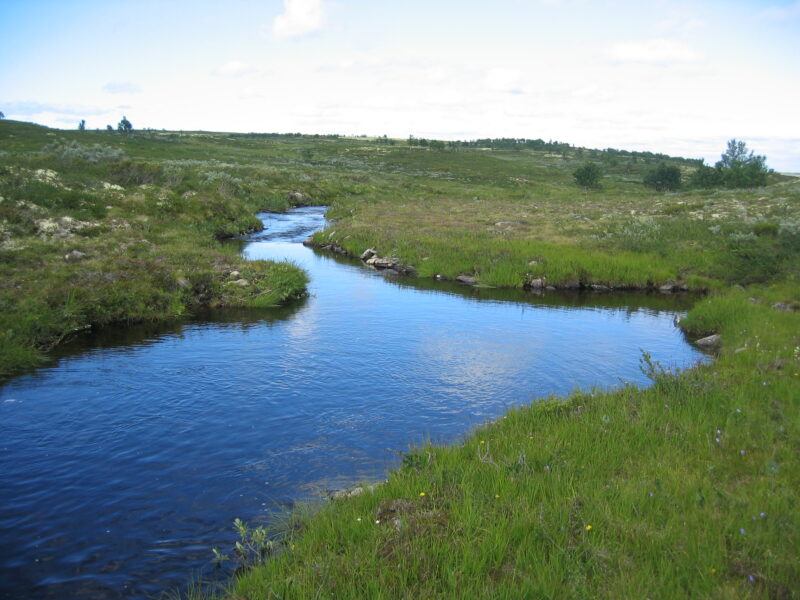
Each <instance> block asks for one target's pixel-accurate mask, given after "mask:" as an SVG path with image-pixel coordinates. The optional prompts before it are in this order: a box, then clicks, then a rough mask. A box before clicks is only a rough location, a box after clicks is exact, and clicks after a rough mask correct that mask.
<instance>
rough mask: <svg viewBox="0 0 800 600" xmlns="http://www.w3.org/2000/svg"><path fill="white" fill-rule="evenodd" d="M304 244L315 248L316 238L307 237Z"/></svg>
mask: <svg viewBox="0 0 800 600" xmlns="http://www.w3.org/2000/svg"><path fill="white" fill-rule="evenodd" d="M303 246H305V247H306V248H313V247H314V238H312V237H307V238H306V239H304V240H303Z"/></svg>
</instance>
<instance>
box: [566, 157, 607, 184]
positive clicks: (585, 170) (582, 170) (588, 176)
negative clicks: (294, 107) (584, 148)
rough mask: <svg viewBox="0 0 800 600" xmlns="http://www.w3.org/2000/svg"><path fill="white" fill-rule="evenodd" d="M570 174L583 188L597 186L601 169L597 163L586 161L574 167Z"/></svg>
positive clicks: (601, 173)
mask: <svg viewBox="0 0 800 600" xmlns="http://www.w3.org/2000/svg"><path fill="white" fill-rule="evenodd" d="M572 176H573V177H574V178H575V183H577V184H578V185H579V186H581V187H583V188H587V189H588V188H599V187H600V177H602V176H603V170H602V169H601V168H600V165H598V164H597V163H593V162H587V163H584V164H583V165H582V166H580V167H578V168H577V169H575V171H574V172H573V173H572Z"/></svg>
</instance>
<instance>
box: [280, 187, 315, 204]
mask: <svg viewBox="0 0 800 600" xmlns="http://www.w3.org/2000/svg"><path fill="white" fill-rule="evenodd" d="M286 199H287V200H288V201H289V202H291V203H292V204H295V205H301V204H306V205H308V204H313V203H314V198H312V197H311V196H310V195H309V194H306V193H305V192H301V191H298V190H295V191H293V192H289V193H288V194H286Z"/></svg>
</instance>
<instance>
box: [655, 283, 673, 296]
mask: <svg viewBox="0 0 800 600" xmlns="http://www.w3.org/2000/svg"><path fill="white" fill-rule="evenodd" d="M674 289H675V286H674V285H672V284H671V283H665V284H664V285H662V286H660V287H659V288H658V291H659V292H661V293H662V294H671V293H672V290H674Z"/></svg>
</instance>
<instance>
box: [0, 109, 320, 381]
mask: <svg viewBox="0 0 800 600" xmlns="http://www.w3.org/2000/svg"><path fill="white" fill-rule="evenodd" d="M49 135H51V132H48V131H47V130H46V128H41V127H36V126H33V125H29V124H19V123H13V122H6V121H3V122H2V123H0V140H2V141H3V147H4V148H9V149H15V148H14V146H15V145H22V148H20V149H19V150H16V149H15V150H16V151H14V152H7V151H4V152H3V155H2V157H0V219H1V220H2V225H0V277H1V278H2V282H3V283H2V284H0V307H1V308H2V310H0V381H2V380H4V379H7V378H8V377H10V376H11V375H13V374H15V373H19V372H21V371H23V370H25V369H30V368H32V367H35V366H37V365H41V364H43V362H44V361H45V359H46V356H47V353H48V352H49V351H50V350H52V349H53V348H54V347H56V346H58V345H59V344H61V343H63V342H64V341H65V340H68V339H69V338H71V337H72V336H74V335H76V334H81V333H85V332H87V331H90V330H96V329H98V328H102V327H107V326H111V325H115V326H116V325H122V324H131V323H137V322H144V321H169V320H173V319H176V318H181V317H186V316H188V315H190V314H192V313H195V312H197V311H201V310H205V309H208V308H220V307H243V306H252V307H264V306H275V305H278V304H281V303H285V302H288V301H291V300H293V299H296V298H299V297H301V296H302V295H303V294H304V293H305V287H306V284H307V281H308V280H307V277H306V276H305V274H304V273H303V272H302V271H301V270H299V269H297V268H295V267H294V266H292V265H290V264H286V263H276V262H271V263H267V262H252V261H245V260H243V259H242V258H241V257H240V256H239V255H238V252H237V249H236V248H234V247H232V246H226V245H224V244H221V243H219V240H222V239H225V238H229V237H232V236H236V235H240V234H243V233H246V232H250V231H254V230H256V229H258V228H260V227H262V225H261V221H260V220H259V219H257V218H255V217H254V214H255V213H256V212H257V211H258V210H262V209H265V208H267V206H268V204H269V203H268V202H265V201H264V200H263V199H258V198H253V197H247V196H243V194H242V193H240V192H237V185H241V184H236V182H235V181H234V182H231V181H228V180H226V179H225V178H222V179H220V178H219V177H216V178H214V177H208V176H207V177H206V178H205V179H201V180H199V181H195V183H193V184H191V185H188V186H187V185H186V183H183V188H181V189H178V186H179V185H180V184H181V182H185V181H186V180H187V179H191V178H192V177H193V174H192V170H191V167H190V166H181V165H165V164H164V161H159V162H154V161H145V160H131V159H130V158H128V157H127V155H126V154H125V153H124V152H123V151H121V150H119V149H116V148H112V147H108V146H101V145H99V144H95V145H94V146H92V145H89V144H88V142H89V140H91V141H95V140H97V139H98V138H100V137H101V136H98V135H96V134H95V135H92V134H90V135H88V136H86V137H87V138H88V140H87V139H82V141H83V142H84V143H83V144H80V143H78V142H76V141H64V140H62V141H53V140H52V138H51V139H48V137H47V136H49ZM53 135H54V134H53ZM37 143H46V144H47V145H45V146H44V147H43V148H42V146H38V148H37V150H35V151H34V150H28V149H27V148H29V147H30V146H31V145H34V147H35V145H37ZM229 179H230V178H229ZM294 200H296V199H295V198H292V199H291V201H294ZM289 201H290V199H289V198H288V195H287V197H286V198H285V199H284V203H283V204H282V203H280V202H277V203H275V208H276V209H285V208H286V207H287V206H288V205H289Z"/></svg>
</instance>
